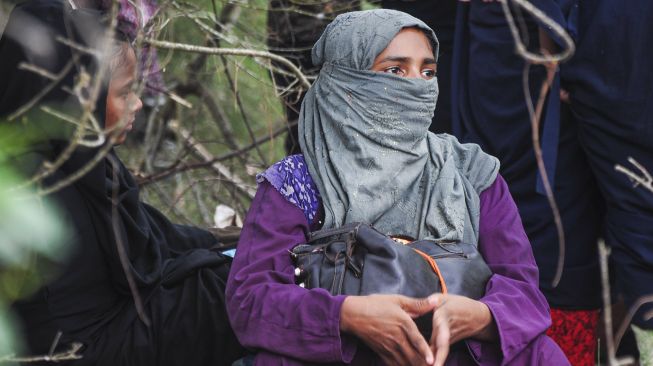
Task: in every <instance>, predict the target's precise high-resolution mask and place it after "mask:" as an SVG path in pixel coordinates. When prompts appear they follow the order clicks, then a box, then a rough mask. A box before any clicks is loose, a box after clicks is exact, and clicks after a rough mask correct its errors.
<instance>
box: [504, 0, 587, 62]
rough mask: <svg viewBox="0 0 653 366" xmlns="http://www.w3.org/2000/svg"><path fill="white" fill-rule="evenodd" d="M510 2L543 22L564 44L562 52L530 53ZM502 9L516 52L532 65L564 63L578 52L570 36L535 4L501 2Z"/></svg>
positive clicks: (522, 1)
mask: <svg viewBox="0 0 653 366" xmlns="http://www.w3.org/2000/svg"><path fill="white" fill-rule="evenodd" d="M508 1H512V2H513V3H514V4H515V5H517V6H519V7H521V8H522V9H523V10H525V11H526V12H527V13H529V14H530V15H531V16H533V17H534V18H535V19H537V20H539V21H540V22H542V23H543V24H544V25H545V26H546V27H548V29H550V30H551V31H553V32H554V33H555V34H556V35H557V36H558V37H559V38H560V39H561V40H562V41H563V42H564V43H565V45H564V46H565V47H564V48H563V50H562V52H561V53H559V54H555V55H539V54H535V53H532V52H529V51H528V49H527V48H526V46H525V45H524V43H523V42H522V40H521V37H519V31H518V30H517V26H516V25H515V20H514V19H513V16H512V13H511V12H510V7H509V5H508ZM499 2H500V3H501V7H502V8H503V13H504V14H505V17H506V20H507V21H508V26H509V27H510V33H512V38H513V40H514V41H515V51H516V52H517V54H519V56H521V57H522V58H523V59H524V60H526V61H527V62H529V63H532V64H546V63H552V62H554V63H557V62H564V61H567V60H569V59H570V58H571V56H573V55H574V52H575V51H576V46H575V45H574V41H573V40H572V39H571V37H570V36H569V34H568V33H567V32H566V31H565V30H564V28H562V26H560V24H558V23H556V22H555V21H554V20H553V19H551V18H549V17H548V16H547V15H546V14H545V13H544V12H542V11H541V10H540V9H538V8H537V7H535V6H534V5H533V4H531V3H530V2H528V1H527V0H499Z"/></svg>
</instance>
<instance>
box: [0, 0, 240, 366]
mask: <svg viewBox="0 0 653 366" xmlns="http://www.w3.org/2000/svg"><path fill="white" fill-rule="evenodd" d="M66 4H67V2H62V1H56V0H50V1H47V0H38V1H31V2H28V3H25V4H23V5H19V6H18V7H17V8H16V9H15V10H14V11H13V12H12V15H11V16H10V20H9V23H8V25H7V31H5V34H4V35H3V38H2V39H0V72H1V73H2V78H3V82H2V83H0V116H3V117H4V116H7V115H8V114H9V113H11V112H12V111H14V110H15V109H16V108H17V107H19V106H20V105H22V104H23V103H24V102H25V101H26V100H29V99H30V98H31V97H32V96H33V95H35V93H36V92H38V91H40V90H41V87H42V86H43V85H45V84H47V81H45V82H44V81H42V80H37V81H36V82H34V83H25V82H24V79H21V78H23V77H29V78H32V79H34V78H35V79H38V78H37V77H34V76H31V75H28V74H26V73H25V72H19V71H16V70H17V65H18V63H19V62H21V61H26V62H29V63H34V64H36V65H38V66H41V67H44V68H46V69H48V70H50V71H51V72H53V73H57V72H59V70H60V69H61V67H62V65H65V64H66V63H67V61H68V60H70V59H71V57H72V56H73V54H74V52H73V51H71V49H70V48H68V47H67V46H64V45H62V44H61V43H58V42H53V38H54V37H55V36H57V35H61V36H64V37H66V38H68V37H71V38H73V39H74V40H75V41H76V42H79V43H81V44H83V45H87V46H88V47H93V46H94V44H93V43H89V42H93V41H96V40H97V39H98V38H95V37H88V36H89V35H90V34H93V33H102V32H103V30H102V28H99V29H97V26H98V25H100V24H102V21H101V20H100V19H99V14H98V13H95V12H92V11H85V10H77V11H73V10H71V9H69V8H68V6H67V5H66ZM26 16H27V17H29V18H31V19H33V20H40V21H42V22H43V23H42V24H45V25H47V27H48V28H47V32H48V33H46V34H47V35H48V37H49V42H51V43H47V44H46V45H48V44H51V45H52V46H53V47H52V52H51V53H50V54H47V55H46V56H47V57H40V58H39V57H36V56H39V55H40V54H41V53H39V52H37V51H39V49H36V48H35V49H30V48H29V47H28V46H29V45H28V44H21V41H24V39H21V36H22V35H24V34H27V33H28V32H27V31H26V29H28V28H26V25H29V24H30V23H29V22H27V21H26V20H25V19H28V18H26ZM26 22H27V23H26ZM88 27H90V28H88ZM46 39H47V37H46ZM17 41H18V42H17ZM23 45H24V46H23ZM46 48H47V47H46ZM75 55H76V56H80V57H79V64H78V65H77V66H76V67H74V68H73V69H72V71H71V72H70V73H69V75H67V76H66V77H65V78H64V79H63V81H62V83H60V84H59V85H57V86H55V87H54V88H53V89H52V92H51V93H49V94H48V95H47V96H46V97H45V98H44V99H43V100H42V102H41V104H42V103H48V104H50V105H53V106H54V107H55V108H57V107H58V108H60V107H61V106H62V105H64V104H65V105H66V106H67V112H69V113H72V114H73V115H76V114H75V113H79V111H80V109H79V106H78V105H77V104H76V102H75V101H74V98H71V97H70V96H69V94H68V93H67V92H65V91H63V90H62V89H61V87H62V86H64V85H65V86H68V87H72V86H73V85H74V84H73V80H74V79H75V77H76V76H77V75H78V71H79V70H81V69H82V66H83V68H84V69H85V70H87V71H90V72H91V74H92V73H93V72H94V70H96V69H97V60H93V59H91V58H90V57H87V56H83V55H78V54H75ZM106 85H107V84H106V83H104V84H103V87H104V88H105V89H106ZM105 104H106V90H104V92H103V93H102V95H101V97H100V98H99V102H98V103H97V106H96V116H97V119H98V121H100V122H103V121H104V114H105V113H104V109H105ZM34 116H35V114H34V113H28V114H26V115H25V116H24V117H25V118H26V119H27V123H25V125H26V126H31V125H30V122H32V121H33V119H31V118H33V117H34ZM49 121H51V122H52V123H53V124H54V121H52V117H50V120H49ZM1 123H6V122H1ZM37 125H43V122H42V121H41V123H37ZM58 134H60V132H58ZM37 140H38V142H39V144H35V145H30V146H28V148H27V149H26V151H25V152H24V153H23V154H21V155H20V156H15V157H13V159H11V160H10V161H11V162H12V163H14V165H15V166H18V167H23V168H25V167H34V166H37V165H38V163H40V162H41V161H43V160H44V159H50V160H51V159H52V158H53V157H56V156H58V155H59V154H60V153H61V152H62V150H63V148H64V147H65V146H66V143H67V141H65V140H64V139H63V138H61V137H60V136H58V135H57V134H47V135H41V136H39V138H38V139H37ZM101 148H102V147H100V148H94V149H91V148H81V147H80V148H77V149H76V150H75V151H74V153H73V154H72V156H71V158H70V159H68V160H67V161H66V162H65V163H64V165H63V166H62V167H61V168H59V169H58V170H57V171H56V172H55V173H54V174H52V175H51V176H49V177H48V178H47V179H46V180H45V181H44V186H46V187H47V186H50V185H52V184H55V183H56V182H59V181H61V180H62V179H65V178H67V177H70V175H71V174H73V173H74V172H77V171H78V170H79V169H80V168H81V167H83V166H84V165H85V164H87V163H88V162H90V161H91V159H92V158H93V157H94V156H95V155H96V154H97V153H98V151H99V149H101ZM25 161H27V162H28V163H27V164H24V163H25ZM26 173H28V172H26ZM114 194H115V198H116V199H115V202H114V203H113V204H112V199H113V198H114ZM50 199H51V200H53V201H54V202H55V203H57V204H58V206H59V209H60V210H61V213H62V215H63V219H64V220H65V222H67V223H69V229H70V234H71V235H70V237H69V238H68V240H69V242H70V246H71V249H72V255H71V257H70V259H69V260H68V261H67V263H66V264H65V266H63V268H61V271H60V275H59V276H58V277H57V278H56V279H52V280H51V281H49V282H48V283H46V284H45V285H44V286H43V287H42V288H40V289H39V290H38V291H37V292H36V293H35V294H34V295H32V296H31V297H30V298H28V299H23V300H21V301H19V302H16V303H15V304H13V306H12V308H13V309H14V310H15V311H16V313H17V314H18V315H19V318H20V321H21V323H22V326H23V329H24V332H25V335H26V338H27V343H28V346H29V350H30V352H32V353H35V354H43V353H47V352H48V350H49V347H50V345H51V343H52V341H53V339H54V337H55V334H56V332H57V331H62V332H63V337H62V338H61V341H60V342H59V344H60V346H59V349H67V348H68V347H69V344H70V343H72V342H82V343H83V344H84V346H85V348H84V350H83V359H82V360H80V361H76V362H73V363H74V364H75V365H186V364H188V365H229V364H231V362H232V361H233V360H235V359H237V358H238V357H239V356H240V355H241V353H242V352H241V351H242V348H241V347H240V345H239V344H238V342H237V340H236V337H235V336H234V335H233V333H232V331H231V328H230V325H229V322H228V319H227V316H226V311H225V308H224V288H225V282H226V279H227V275H228V271H229V267H230V259H229V258H228V257H225V256H223V255H222V254H221V253H219V252H218V251H217V250H215V249H213V246H214V245H215V244H216V240H215V238H214V237H213V235H212V234H210V233H209V232H208V231H204V230H200V229H197V228H193V227H187V226H181V225H175V224H172V223H171V222H170V221H168V220H167V219H166V218H165V217H164V216H163V215H162V214H161V213H159V212H158V211H157V210H155V209H154V208H152V207H150V206H148V205H146V204H144V203H142V202H140V200H139V193H138V187H137V186H136V184H135V182H134V179H133V177H132V176H131V175H130V173H129V172H128V171H127V169H126V168H125V167H124V165H123V164H122V163H121V162H120V161H119V160H118V158H117V157H116V155H115V154H114V153H113V152H112V151H110V152H109V155H108V156H107V157H106V158H105V159H103V160H102V161H101V162H100V163H98V164H97V165H95V167H94V168H93V169H92V170H91V171H90V172H88V173H87V174H85V175H84V176H83V177H82V178H81V179H79V180H77V181H76V182H75V183H73V184H71V185H68V186H67V187H65V188H63V189H61V190H59V191H56V192H55V193H53V194H51V195H50ZM114 208H115V210H116V212H117V214H116V215H113V214H112V210H114ZM114 225H115V228H114ZM119 242H120V243H122V245H123V247H124V248H125V251H126V254H127V258H128V260H127V271H128V273H131V275H132V277H133V279H134V281H135V284H136V288H137V292H138V294H139V297H140V298H141V299H142V301H143V304H144V313H145V315H146V317H147V318H148V319H149V322H150V325H149V326H147V325H146V324H145V323H144V322H143V321H142V320H141V319H140V318H139V316H138V314H137V311H136V308H135V305H134V299H133V297H132V293H131V291H130V287H129V284H128V281H127V276H126V275H125V271H124V270H123V265H122V264H121V261H120V256H119V253H118V246H117V243H119Z"/></svg>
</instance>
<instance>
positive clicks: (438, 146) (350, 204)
mask: <svg viewBox="0 0 653 366" xmlns="http://www.w3.org/2000/svg"><path fill="white" fill-rule="evenodd" d="M409 27H414V28H418V29H420V30H422V31H424V33H425V34H426V36H427V38H429V40H430V41H431V44H432V49H433V51H434V53H435V55H436V56H437V50H438V43H437V38H436V36H435V34H434V33H433V31H432V30H431V29H430V28H429V27H428V26H426V25H425V24H424V23H423V22H421V21H420V20H418V19H416V18H414V17H412V16H410V15H408V14H405V13H402V12H398V11H393V10H371V11H361V12H352V13H347V14H343V15H340V16H338V17H337V18H336V19H335V20H334V21H333V22H332V23H331V24H330V25H329V26H328V27H327V28H326V30H325V32H324V34H323V35H322V36H321V37H320V39H319V40H318V41H317V43H316V44H315V46H314V47H313V62H314V63H315V64H316V65H320V66H321V67H322V68H321V71H320V74H319V76H318V79H317V80H316V81H315V83H314V85H313V86H312V87H311V89H310V90H309V91H308V93H307V94H306V97H305V99H304V102H303V104H302V110H301V115H300V121H299V128H300V145H301V147H302V152H303V153H304V156H305V158H306V161H307V165H308V168H309V171H310V173H311V176H312V177H313V179H314V180H315V183H316V185H317V186H318V189H319V191H320V194H321V198H322V202H323V204H324V207H325V223H324V227H325V228H329V227H338V226H341V225H343V224H346V223H350V222H357V221H360V222H366V223H370V224H372V225H374V226H375V227H376V228H377V229H379V230H381V231H382V232H385V233H387V234H393V235H407V236H411V237H414V238H419V239H422V238H432V239H443V240H456V241H463V240H464V241H467V242H473V243H476V242H477V240H478V234H477V233H478V216H479V198H478V195H479V193H480V192H481V191H482V190H484V189H485V188H487V187H488V186H490V185H491V184H492V182H494V179H495V178H496V174H497V172H498V168H499V163H498V161H497V160H496V159H495V158H493V157H490V156H489V155H487V154H485V153H483V152H482V151H481V150H480V148H479V147H478V146H477V145H471V144H460V143H459V142H458V141H457V140H456V139H455V138H453V137H452V136H448V135H434V134H432V133H430V132H428V127H429V125H430V123H431V118H432V116H433V113H434V110H435V105H436V100H437V94H438V86H437V79H435V78H434V79H431V80H423V79H411V78H402V77H398V76H396V75H392V74H386V73H379V72H373V71H370V70H369V68H370V67H371V66H372V64H373V62H374V59H375V58H376V56H377V55H378V54H380V53H381V52H382V51H383V50H384V49H385V48H386V46H387V45H388V44H389V43H390V41H391V40H392V39H393V38H394V37H395V36H396V35H397V34H398V33H399V32H400V31H401V30H402V29H404V28H409ZM436 113H437V112H436Z"/></svg>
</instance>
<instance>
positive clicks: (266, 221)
mask: <svg viewBox="0 0 653 366" xmlns="http://www.w3.org/2000/svg"><path fill="white" fill-rule="evenodd" d="M308 233H309V225H308V222H307V220H306V218H305V216H304V214H303V212H302V211H301V210H300V209H299V208H297V207H296V206H294V205H293V204H291V203H290V202H288V201H287V200H285V199H284V198H283V196H281V195H280V194H279V193H278V192H277V191H276V190H275V189H274V188H273V187H272V186H271V185H270V184H269V183H268V182H267V181H263V182H262V183H260V185H259V189H258V192H257V193H256V197H255V198H254V201H253V202H252V205H251V207H250V210H249V212H248V214H247V218H246V219H245V224H244V226H243V231H242V233H241V236H240V241H239V243H238V250H237V254H236V257H235V259H234V262H233V265H232V268H231V272H230V275H229V281H228V283H227V293H226V298H227V311H228V314H229V319H230V322H231V325H232V327H233V329H234V332H235V333H236V335H237V337H238V340H239V341H240V342H241V343H242V344H243V345H244V346H245V347H248V348H251V349H254V350H256V351H258V352H259V357H258V358H257V362H256V363H257V365H260V364H268V363H274V364H288V365H290V364H296V363H297V361H308V362H321V363H322V362H349V361H351V359H352V358H353V356H354V354H355V352H356V343H355V341H353V340H350V339H349V338H348V337H343V338H341V335H340V308H341V306H342V302H343V301H344V299H345V297H344V296H332V295H331V294H329V293H328V292H327V291H326V290H323V289H312V290H307V289H304V288H301V287H299V286H297V285H295V281H294V275H293V270H294V268H293V266H292V262H291V260H290V256H289V254H288V250H290V249H291V248H292V247H293V246H294V245H296V244H300V243H302V242H305V241H306V237H307V234H308ZM284 360H285V361H284ZM268 361H269V362H268Z"/></svg>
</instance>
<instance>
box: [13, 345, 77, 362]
mask: <svg viewBox="0 0 653 366" xmlns="http://www.w3.org/2000/svg"><path fill="white" fill-rule="evenodd" d="M83 346H84V345H83V344H82V343H77V342H75V343H72V344H71V345H70V349H68V350H67V351H63V352H59V353H54V354H47V355H43V356H25V357H16V356H14V355H7V356H4V357H0V363H9V362H11V363H15V362H19V363H31V362H62V361H73V360H80V359H81V358H82V355H80V354H78V352H79V351H80V350H81V349H82V347H83Z"/></svg>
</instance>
